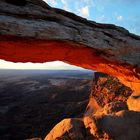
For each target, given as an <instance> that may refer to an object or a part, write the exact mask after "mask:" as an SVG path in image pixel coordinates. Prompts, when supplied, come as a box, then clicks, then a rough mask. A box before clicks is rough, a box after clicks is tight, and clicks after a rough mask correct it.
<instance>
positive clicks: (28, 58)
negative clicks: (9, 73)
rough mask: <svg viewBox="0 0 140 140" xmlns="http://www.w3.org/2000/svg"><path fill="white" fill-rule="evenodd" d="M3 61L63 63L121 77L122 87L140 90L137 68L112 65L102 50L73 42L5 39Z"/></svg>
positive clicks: (1, 45)
mask: <svg viewBox="0 0 140 140" xmlns="http://www.w3.org/2000/svg"><path fill="white" fill-rule="evenodd" d="M0 59H4V60H7V61H12V62H23V63H25V62H33V63H44V62H49V61H55V60H60V61H63V62H66V63H69V64H72V65H76V66H80V67H83V68H86V69H91V70H96V71H99V72H103V73H107V74H110V75H112V76H115V77H118V79H120V80H121V82H122V83H124V84H125V85H127V86H129V87H131V88H132V86H133V85H137V86H138V85H139V82H140V80H139V77H135V75H134V71H133V69H134V68H133V67H131V66H128V65H126V64H121V63H117V62H111V61H108V60H107V59H105V58H104V57H102V54H101V52H99V51H98V50H96V49H93V48H89V47H86V46H84V45H81V44H77V43H76V42H70V41H59V40H56V41H49V40H34V39H31V38H30V39H29V38H19V37H15V36H5V37H3V36H1V37H0ZM137 86H136V88H137Z"/></svg>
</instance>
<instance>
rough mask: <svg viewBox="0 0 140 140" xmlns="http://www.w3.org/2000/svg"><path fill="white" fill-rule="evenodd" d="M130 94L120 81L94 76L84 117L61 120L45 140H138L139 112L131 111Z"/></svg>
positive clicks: (107, 76)
mask: <svg viewBox="0 0 140 140" xmlns="http://www.w3.org/2000/svg"><path fill="white" fill-rule="evenodd" d="M131 93H132V90H131V89H130V88H128V87H125V86H124V85H123V84H121V83H120V82H119V81H118V79H117V78H114V77H111V76H109V75H106V74H102V73H95V75H94V79H93V86H92V92H91V95H90V99H89V104H88V106H87V109H86V112H85V115H84V117H83V118H82V119H66V120H62V121H61V122H60V123H59V124H57V125H56V126H55V127H54V128H53V129H52V130H51V131H50V133H49V134H48V135H47V137H46V138H45V140H138V139H139V138H140V112H135V111H130V110H128V106H127V100H128V98H129V96H131ZM137 106H138V105H136V106H135V107H137ZM80 128H82V129H80ZM70 136H73V137H70Z"/></svg>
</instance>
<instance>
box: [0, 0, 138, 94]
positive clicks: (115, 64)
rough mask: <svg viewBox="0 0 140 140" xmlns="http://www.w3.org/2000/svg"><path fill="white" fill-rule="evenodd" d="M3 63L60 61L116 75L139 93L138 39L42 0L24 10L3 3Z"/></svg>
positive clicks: (0, 22) (0, 18)
mask: <svg viewBox="0 0 140 140" xmlns="http://www.w3.org/2000/svg"><path fill="white" fill-rule="evenodd" d="M0 59H4V60H7V61H12V62H34V63H43V62H48V61H55V60H60V61H63V62H66V63H69V64H73V65H76V66H80V67H83V68H87V69H91V70H96V71H99V72H103V73H107V74H110V75H112V76H115V77H117V78H118V79H119V80H120V81H121V82H122V83H123V84H125V85H126V86H129V87H131V89H132V90H134V94H140V93H139V91H140V37H139V36H137V35H134V34H131V33H129V31H127V30H126V29H124V28H122V27H118V26H115V25H111V24H100V23H96V22H94V21H88V20H86V19H84V18H81V17H79V16H76V15H74V14H73V13H70V12H67V11H64V10H61V9H56V8H52V7H50V6H49V5H47V4H46V3H45V2H43V1H42V0H35V1H30V0H27V1H26V4H25V5H23V6H22V7H21V6H19V5H15V4H11V3H8V2H6V1H5V0H1V2H0Z"/></svg>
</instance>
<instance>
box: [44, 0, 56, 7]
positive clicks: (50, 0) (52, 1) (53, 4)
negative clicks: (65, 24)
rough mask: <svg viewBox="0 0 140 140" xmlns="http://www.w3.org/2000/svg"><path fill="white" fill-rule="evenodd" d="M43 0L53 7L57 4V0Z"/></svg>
mask: <svg viewBox="0 0 140 140" xmlns="http://www.w3.org/2000/svg"><path fill="white" fill-rule="evenodd" d="M43 1H45V2H46V3H48V4H50V5H51V6H53V7H55V6H57V5H58V3H57V1H56V0H43Z"/></svg>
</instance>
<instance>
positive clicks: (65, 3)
mask: <svg viewBox="0 0 140 140" xmlns="http://www.w3.org/2000/svg"><path fill="white" fill-rule="evenodd" d="M61 2H62V4H63V9H64V10H67V11H70V9H69V4H68V0H61Z"/></svg>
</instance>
